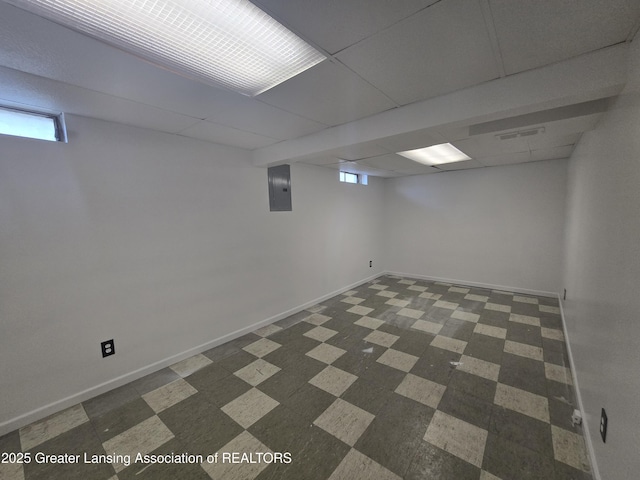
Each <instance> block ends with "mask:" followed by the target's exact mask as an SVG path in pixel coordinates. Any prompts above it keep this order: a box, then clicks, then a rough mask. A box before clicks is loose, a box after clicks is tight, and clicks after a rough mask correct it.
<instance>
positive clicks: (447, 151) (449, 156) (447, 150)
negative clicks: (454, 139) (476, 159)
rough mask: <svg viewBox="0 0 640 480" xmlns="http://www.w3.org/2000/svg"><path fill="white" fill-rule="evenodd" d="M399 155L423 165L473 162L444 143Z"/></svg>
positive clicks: (399, 153)
mask: <svg viewBox="0 0 640 480" xmlns="http://www.w3.org/2000/svg"><path fill="white" fill-rule="evenodd" d="M398 155H402V156H403V157H406V158H408V159H410V160H413V161H414V162H418V163H422V164H423V165H442V164H443V163H453V162H462V161H464V160H471V157H469V156H467V155H466V154H464V153H463V152H461V151H460V150H458V149H457V148H456V147H454V146H453V145H451V144H450V143H442V144H440V145H433V146H431V147H426V148H418V149H416V150H407V151H406V152H398Z"/></svg>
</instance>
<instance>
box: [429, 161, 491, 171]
mask: <svg viewBox="0 0 640 480" xmlns="http://www.w3.org/2000/svg"><path fill="white" fill-rule="evenodd" d="M482 167H484V165H483V164H482V163H480V162H479V161H478V160H475V159H471V160H466V161H464V162H455V163H445V164H444V165H438V169H439V170H444V171H453V170H469V169H471V168H482Z"/></svg>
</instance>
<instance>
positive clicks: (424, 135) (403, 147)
mask: <svg viewBox="0 0 640 480" xmlns="http://www.w3.org/2000/svg"><path fill="white" fill-rule="evenodd" d="M465 136H466V135H465ZM443 142H444V140H443V137H442V136H441V135H440V134H439V133H437V132H435V131H433V130H419V131H415V132H409V133H403V134H402V135H394V136H393V137H386V138H383V139H380V140H378V141H377V144H378V145H380V146H381V147H384V148H386V149H387V150H388V151H389V152H394V153H397V152H405V151H407V150H415V149H416V148H424V147H430V146H431V145H437V144H439V143H443Z"/></svg>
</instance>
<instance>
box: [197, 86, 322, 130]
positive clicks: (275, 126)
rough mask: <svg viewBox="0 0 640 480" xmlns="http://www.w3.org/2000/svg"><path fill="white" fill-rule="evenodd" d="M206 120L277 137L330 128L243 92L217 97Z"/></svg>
mask: <svg viewBox="0 0 640 480" xmlns="http://www.w3.org/2000/svg"><path fill="white" fill-rule="evenodd" d="M207 120H209V121H212V122H218V123H224V124H225V125H229V126H232V127H235V128H238V129H240V130H247V131H249V132H253V133H257V134H259V135H264V136H267V137H272V138H277V139H278V140H289V139H292V138H297V137H302V136H304V135H309V134H311V133H315V132H319V131H320V130H324V129H325V128H327V126H326V125H323V124H322V123H319V122H314V121H313V120H309V119H306V118H303V117H301V116H299V115H295V114H293V113H289V112H285V111H284V110H281V109H279V108H276V107H273V106H271V105H267V104H266V103H262V102H260V101H258V100H256V99H253V98H249V97H245V96H242V95H238V96H234V97H232V96H230V95H229V96H224V97H219V98H216V100H215V102H213V103H212V105H211V106H210V111H209V112H208V116H207Z"/></svg>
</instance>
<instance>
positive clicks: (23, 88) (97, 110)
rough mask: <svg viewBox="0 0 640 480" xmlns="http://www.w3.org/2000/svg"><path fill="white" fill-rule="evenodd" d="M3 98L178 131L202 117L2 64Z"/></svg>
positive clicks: (24, 104)
mask: <svg viewBox="0 0 640 480" xmlns="http://www.w3.org/2000/svg"><path fill="white" fill-rule="evenodd" d="M0 85H2V89H1V90H0V102H1V103H2V104H4V105H7V106H10V105H11V106H22V107H24V108H33V109H38V110H39V109H43V110H47V111H51V112H56V113H59V112H65V113H69V114H74V115H80V116H84V117H93V118H100V119H102V120H107V121H111V122H119V123H123V124H125V125H133V126H136V127H143V128H150V129H154V130H160V131H163V132H169V133H177V132H180V131H182V130H184V129H185V128H187V127H189V126H190V125H193V124H194V123H196V122H197V121H198V120H197V119H195V118H192V117H188V116H186V115H180V114H178V113H173V112H169V111H166V110H162V109H160V108H156V107H152V106H149V105H143V104H140V103H137V102H133V101H131V100H127V99H124V98H118V97H114V96H112V95H107V94H104V93H100V92H95V91H92V90H87V89H85V88H81V87H76V86H73V85H68V84H66V83H62V82H57V81H55V80H50V79H48V78H42V77H38V76H36V75H31V74H29V73H24V72H18V71H16V70H12V69H10V68H5V67H0Z"/></svg>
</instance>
